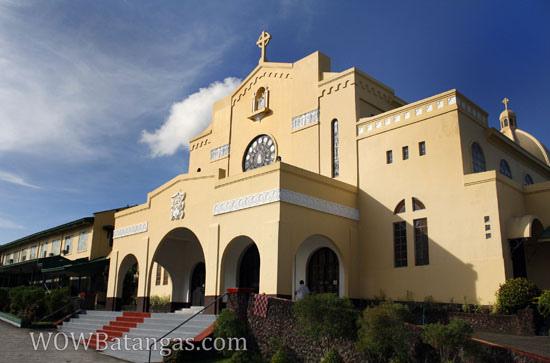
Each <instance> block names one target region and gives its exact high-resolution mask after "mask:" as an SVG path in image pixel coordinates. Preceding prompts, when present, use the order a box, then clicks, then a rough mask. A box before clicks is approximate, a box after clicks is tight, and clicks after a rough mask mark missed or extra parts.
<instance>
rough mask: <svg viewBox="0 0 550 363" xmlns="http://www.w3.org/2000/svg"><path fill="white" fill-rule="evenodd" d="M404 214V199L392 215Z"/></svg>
mask: <svg viewBox="0 0 550 363" xmlns="http://www.w3.org/2000/svg"><path fill="white" fill-rule="evenodd" d="M399 213H405V199H402V200H401V201H400V202H399V203H397V205H396V206H395V208H394V210H393V214H399Z"/></svg>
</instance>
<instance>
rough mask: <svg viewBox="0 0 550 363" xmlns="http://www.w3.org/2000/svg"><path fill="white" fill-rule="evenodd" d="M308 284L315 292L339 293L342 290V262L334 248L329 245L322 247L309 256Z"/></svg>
mask: <svg viewBox="0 0 550 363" xmlns="http://www.w3.org/2000/svg"><path fill="white" fill-rule="evenodd" d="M307 285H308V287H309V290H310V291H311V292H313V293H333V294H338V292H339V290H340V289H339V285H340V263H339V261H338V256H337V255H336V253H334V251H333V250H331V249H330V248H328V247H321V248H319V249H318V250H317V251H315V252H314V253H313V254H312V255H311V256H310V257H309V261H308V263H307Z"/></svg>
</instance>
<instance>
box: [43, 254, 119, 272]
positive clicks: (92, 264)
mask: <svg viewBox="0 0 550 363" xmlns="http://www.w3.org/2000/svg"><path fill="white" fill-rule="evenodd" d="M108 263H109V259H108V258H107V257H99V258H95V259H93V260H88V259H87V258H79V259H78V260H74V261H67V263H66V264H64V265H60V266H55V267H51V268H42V272H44V273H52V272H65V273H72V274H79V273H80V274H82V273H85V272H89V271H92V270H94V269H98V268H104V267H105V266H106V265H107V264H108Z"/></svg>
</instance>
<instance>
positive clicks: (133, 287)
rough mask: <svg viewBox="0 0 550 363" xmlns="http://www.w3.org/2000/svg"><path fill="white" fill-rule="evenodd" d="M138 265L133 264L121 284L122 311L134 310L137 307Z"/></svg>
mask: <svg viewBox="0 0 550 363" xmlns="http://www.w3.org/2000/svg"><path fill="white" fill-rule="evenodd" d="M138 276H139V273H138V264H137V262H136V263H134V264H133V265H132V266H130V268H129V269H128V271H127V272H126V274H125V275H124V281H123V283H122V310H135V309H136V307H137V290H138V278H139V277H138Z"/></svg>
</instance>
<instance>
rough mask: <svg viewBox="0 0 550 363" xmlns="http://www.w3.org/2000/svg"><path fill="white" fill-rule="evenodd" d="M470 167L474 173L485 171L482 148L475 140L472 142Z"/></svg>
mask: <svg viewBox="0 0 550 363" xmlns="http://www.w3.org/2000/svg"><path fill="white" fill-rule="evenodd" d="M472 169H473V171H474V173H482V172H484V171H487V167H486V165H485V154H483V149H482V148H481V146H479V144H478V143H477V142H474V143H473V144H472Z"/></svg>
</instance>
